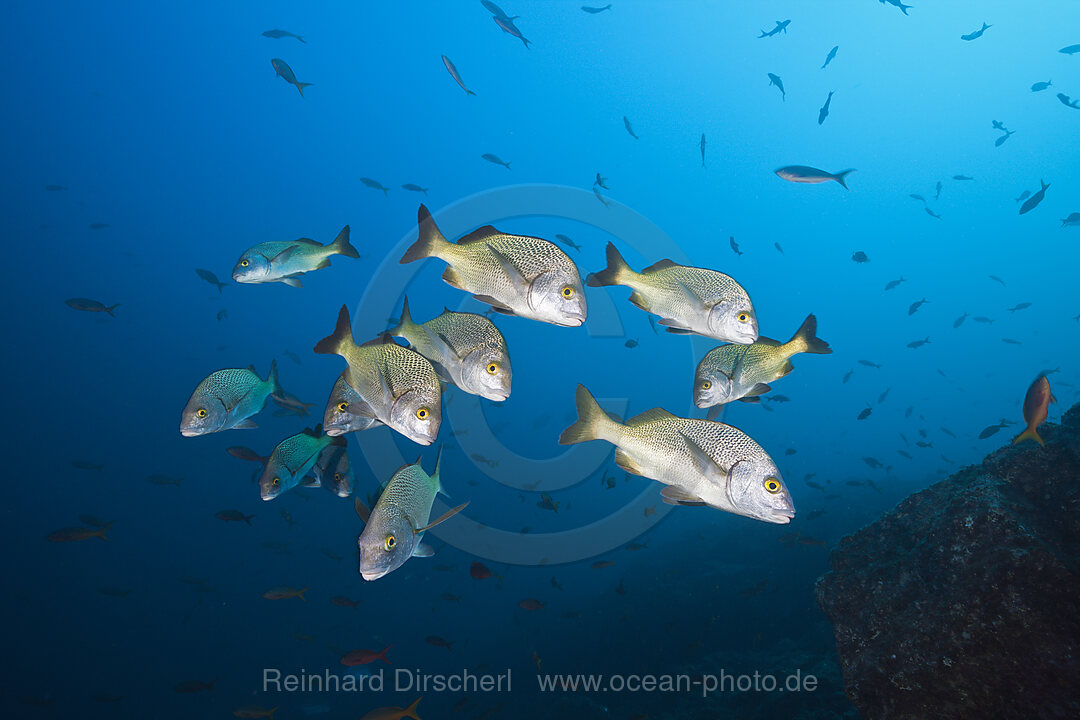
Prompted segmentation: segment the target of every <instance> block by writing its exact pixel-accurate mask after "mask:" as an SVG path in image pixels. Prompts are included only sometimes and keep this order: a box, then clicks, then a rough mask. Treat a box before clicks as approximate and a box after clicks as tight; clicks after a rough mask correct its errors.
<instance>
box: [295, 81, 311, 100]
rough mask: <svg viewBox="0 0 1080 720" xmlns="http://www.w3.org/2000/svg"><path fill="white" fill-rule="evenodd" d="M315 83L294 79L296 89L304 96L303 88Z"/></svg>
mask: <svg viewBox="0 0 1080 720" xmlns="http://www.w3.org/2000/svg"><path fill="white" fill-rule="evenodd" d="M314 84H315V83H302V82H300V81H299V80H297V81H296V89H297V90H299V91H300V97H304V88H306V87H309V86H311V85H314Z"/></svg>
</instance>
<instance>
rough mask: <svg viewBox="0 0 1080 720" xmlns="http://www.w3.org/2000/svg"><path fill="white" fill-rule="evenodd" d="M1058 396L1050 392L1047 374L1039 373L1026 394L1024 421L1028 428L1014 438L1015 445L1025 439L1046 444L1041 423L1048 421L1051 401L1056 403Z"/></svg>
mask: <svg viewBox="0 0 1080 720" xmlns="http://www.w3.org/2000/svg"><path fill="white" fill-rule="evenodd" d="M1056 402H1057V398H1056V397H1054V394H1053V393H1052V392H1050V381H1049V380H1047V379H1046V375H1039V377H1037V378H1035V382H1033V383H1031V387H1029V388H1028V391H1027V395H1025V396H1024V411H1023V412H1024V422H1026V423H1027V428H1025V429H1024V432H1022V433H1020V434H1019V435H1017V436H1016V438H1014V439H1013V445H1016V444H1017V443H1022V442H1024V441H1025V440H1034V441H1035V442H1037V443H1039V444H1040V445H1046V443H1045V442H1044V441H1043V439H1042V438H1041V437H1040V436H1039V425H1041V424H1042V423H1044V422H1046V416H1047V415H1049V414H1050V403H1056Z"/></svg>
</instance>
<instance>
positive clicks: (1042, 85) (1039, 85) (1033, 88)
mask: <svg viewBox="0 0 1080 720" xmlns="http://www.w3.org/2000/svg"><path fill="white" fill-rule="evenodd" d="M1052 84H1053V83H1051V82H1050V81H1049V80H1047V81H1046V82H1037V83H1035V84H1034V85H1032V86H1031V92H1042V91H1043V90H1045V89H1046V88H1048V87H1050V86H1051V85H1052Z"/></svg>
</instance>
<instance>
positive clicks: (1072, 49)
mask: <svg viewBox="0 0 1080 720" xmlns="http://www.w3.org/2000/svg"><path fill="white" fill-rule="evenodd" d="M1058 52H1059V53H1065V54H1066V55H1074V54H1076V53H1078V52H1080V45H1069V46H1067V47H1063V48H1061V49H1060V50H1058Z"/></svg>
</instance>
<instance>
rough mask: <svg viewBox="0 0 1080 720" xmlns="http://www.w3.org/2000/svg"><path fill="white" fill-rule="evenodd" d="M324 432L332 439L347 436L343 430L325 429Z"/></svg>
mask: <svg viewBox="0 0 1080 720" xmlns="http://www.w3.org/2000/svg"><path fill="white" fill-rule="evenodd" d="M323 432H325V433H326V434H327V435H329V436H330V437H337V436H338V435H344V434H345V431H344V430H342V429H341V428H336V427H332V428H323Z"/></svg>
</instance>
